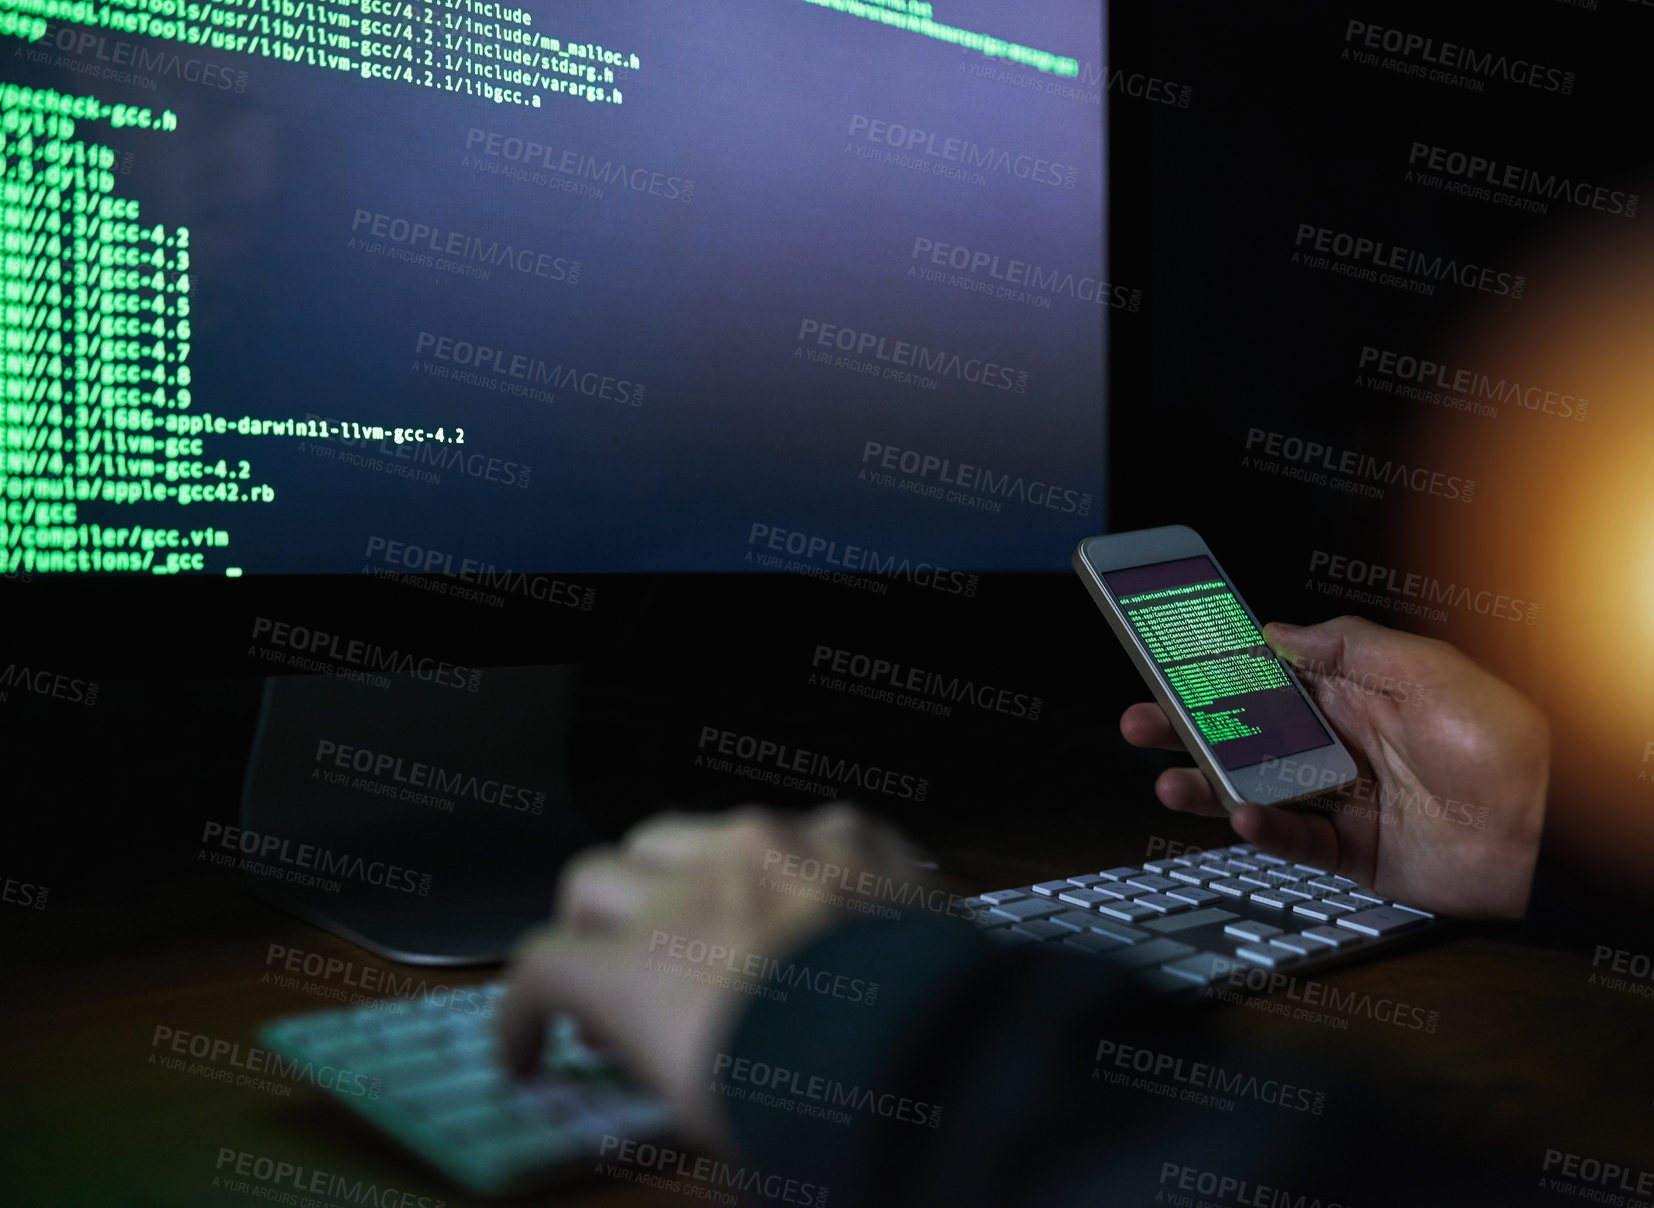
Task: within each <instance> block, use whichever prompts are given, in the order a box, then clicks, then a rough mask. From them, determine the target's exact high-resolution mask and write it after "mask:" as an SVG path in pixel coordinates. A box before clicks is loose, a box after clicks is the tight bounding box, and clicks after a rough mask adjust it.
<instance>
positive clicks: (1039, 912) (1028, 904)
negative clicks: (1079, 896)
mask: <svg viewBox="0 0 1654 1208" xmlns="http://www.w3.org/2000/svg"><path fill="white" fill-rule="evenodd" d="M1063 909H1064V907H1063V905H1062V903H1061V902H1053V901H1051V900H1050V899H1045V900H1043V901H1042V900H1041V899H1039V898H1024V899H1022V900H1021V901H1020V902H1001V903H1000V904H999V905H997V906H995V907H994V908H993V913H994V914H995V915H997V916H998V917H1000V918H1003V919H1010V920H1011V921H1012V922H1016V923H1025V922H1027V921H1028V920H1029V919H1043V918H1044V917H1045V916H1046V915H1048V914H1058V913H1060V912H1061V911H1062V910H1063Z"/></svg>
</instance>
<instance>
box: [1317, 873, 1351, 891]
mask: <svg viewBox="0 0 1654 1208" xmlns="http://www.w3.org/2000/svg"><path fill="white" fill-rule="evenodd" d="M1310 884H1311V885H1319V886H1320V887H1321V888H1322V889H1330V890H1332V891H1333V892H1334V893H1343V892H1344V891H1345V890H1347V889H1360V888H1361V886H1359V885H1357V884H1356V883H1355V882H1354V881H1352V880H1350V879H1349V878H1348V877H1333V876H1326V877H1316V878H1315V879H1314V880H1313V881H1311V882H1310Z"/></svg>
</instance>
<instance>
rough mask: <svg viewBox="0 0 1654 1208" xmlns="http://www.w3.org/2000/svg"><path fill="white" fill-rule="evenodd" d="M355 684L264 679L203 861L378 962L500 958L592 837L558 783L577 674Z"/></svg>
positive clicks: (376, 677) (376, 678)
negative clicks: (237, 788) (234, 814)
mask: <svg viewBox="0 0 1654 1208" xmlns="http://www.w3.org/2000/svg"><path fill="white" fill-rule="evenodd" d="M364 674H365V675H366V676H368V677H370V678H364V679H345V678H340V677H339V676H275V677H272V678H270V679H269V680H268V681H267V682H266V684H265V689H264V700H263V707H262V709H261V711H260V716H259V724H258V729H257V733H256V735H255V738H254V742H253V750H252V754H251V757H250V758H249V761H248V767H247V777H246V782H245V784H244V787H243V792H242V802H241V824H240V831H239V833H238V834H235V835H233V836H231V835H229V834H228V833H226V835H225V836H223V837H222V838H221V845H220V846H219V847H218V848H217V850H223V851H227V852H229V851H233V852H234V853H235V855H236V856H237V858H238V859H239V861H240V866H241V869H242V872H243V875H244V878H245V882H246V884H247V886H248V887H249V888H250V889H251V890H252V891H253V893H255V894H256V895H257V896H258V897H260V898H262V899H264V900H265V901H267V902H269V903H271V904H272V905H274V906H277V907H279V908H281V909H282V910H285V911H288V912H289V913H291V914H294V915H297V916H298V917H300V918H302V919H305V920H307V921H309V922H311V923H314V924H316V925H317V926H318V927H322V928H325V929H326V930H328V931H331V932H333V933H334V934H336V935H340V936H343V937H344V938H346V939H348V940H351V941H352V942H354V943H357V944H360V945H361V946H362V947H364V948H366V949H368V950H369V951H371V952H375V953H378V954H379V955H380V956H383V957H386V958H388V959H390V960H394V961H402V962H405V963H408V964H415V965H432V966H462V965H483V964H491V963H496V962H499V961H502V960H504V959H505V958H506V956H507V955H508V953H509V952H510V950H511V947H512V945H513V943H514V942H515V941H516V939H517V937H518V936H519V935H521V933H522V932H523V931H524V930H525V929H526V928H528V927H531V926H533V925H534V924H536V923H539V922H544V921H545V920H546V919H548V918H549V917H550V915H551V906H552V894H553V892H554V889H555V886H556V882H557V875H558V872H559V870H560V869H561V867H562V865H563V863H564V861H566V860H567V859H568V858H569V856H570V855H572V854H573V853H574V852H576V851H578V850H579V849H580V848H582V847H584V846H586V845H587V844H589V843H591V842H593V841H594V839H595V835H594V834H593V833H592V832H591V831H590V829H589V828H588V827H587V826H586V824H585V822H584V821H583V820H582V819H581V818H580V816H579V815H578V814H577V813H576V811H575V809H574V806H573V803H572V800H571V797H570V793H569V788H568V776H567V750H568V733H569V723H570V720H571V718H572V716H573V712H574V701H575V692H576V686H577V685H576V678H577V669H576V668H575V667H572V666H541V667H489V668H483V669H481V670H478V671H475V672H471V671H463V672H460V671H456V669H454V668H452V667H448V668H447V669H446V670H444V669H442V668H441V667H438V668H437V669H436V670H435V671H434V672H430V673H428V674H427V675H426V677H425V678H419V677H416V676H409V675H398V674H390V673H386V674H378V673H372V672H368V673H364ZM473 676H474V677H475V678H474V679H473V678H472V677H473ZM222 839H229V840H230V841H231V842H230V845H229V846H228V847H225V846H222ZM209 846H210V845H209Z"/></svg>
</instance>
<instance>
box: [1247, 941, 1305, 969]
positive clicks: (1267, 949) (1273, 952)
mask: <svg viewBox="0 0 1654 1208" xmlns="http://www.w3.org/2000/svg"><path fill="white" fill-rule="evenodd" d="M1235 955H1236V956H1238V957H1240V958H1241V959H1242V960H1244V961H1251V962H1252V963H1253V964H1254V965H1262V966H1263V967H1264V968H1265V969H1279V968H1280V967H1281V966H1282V965H1296V964H1297V963H1298V962H1299V961H1301V960H1303V959H1304V958H1303V957H1302V956H1301V955H1299V954H1298V953H1296V952H1293V951H1291V950H1290V949H1287V948H1277V947H1275V946H1274V945H1272V944H1242V945H1241V946H1240V947H1239V948H1236V949H1235Z"/></svg>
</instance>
